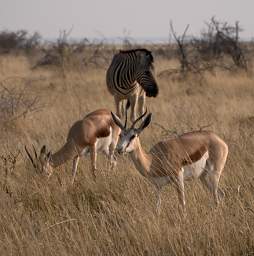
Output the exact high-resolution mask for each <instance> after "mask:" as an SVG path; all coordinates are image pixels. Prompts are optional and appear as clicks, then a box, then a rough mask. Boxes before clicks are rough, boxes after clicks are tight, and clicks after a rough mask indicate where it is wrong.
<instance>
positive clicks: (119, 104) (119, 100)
mask: <svg viewBox="0 0 254 256" xmlns="http://www.w3.org/2000/svg"><path fill="white" fill-rule="evenodd" d="M114 99H115V105H116V115H117V116H118V117H119V118H121V117H122V113H121V99H120V98H118V97H117V96H116V95H115V96H114Z"/></svg>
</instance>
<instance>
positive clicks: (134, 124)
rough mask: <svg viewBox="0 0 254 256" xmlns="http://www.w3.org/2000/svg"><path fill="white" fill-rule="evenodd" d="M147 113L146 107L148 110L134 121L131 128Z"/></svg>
mask: <svg viewBox="0 0 254 256" xmlns="http://www.w3.org/2000/svg"><path fill="white" fill-rule="evenodd" d="M146 114H147V108H146V111H145V112H144V113H143V114H142V115H141V116H140V117H138V118H137V119H136V120H135V121H134V122H133V123H132V126H131V128H134V126H135V124H136V123H137V122H138V121H139V120H140V119H142V118H143V117H144V116H145V115H146Z"/></svg>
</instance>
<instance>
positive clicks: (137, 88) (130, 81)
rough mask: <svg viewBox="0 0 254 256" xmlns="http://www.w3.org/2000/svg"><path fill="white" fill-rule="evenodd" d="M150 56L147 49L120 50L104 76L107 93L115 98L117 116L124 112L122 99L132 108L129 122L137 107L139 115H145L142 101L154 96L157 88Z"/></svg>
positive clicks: (134, 117) (134, 115)
mask: <svg viewBox="0 0 254 256" xmlns="http://www.w3.org/2000/svg"><path fill="white" fill-rule="evenodd" d="M153 61H154V59H153V55H152V53H151V52H150V51H148V50H147V49H143V48H140V49H133V50H125V51H123V50H121V51H120V52H119V53H117V54H115V55H114V56H113V59H112V62H111V64H110V66H109V68H108V70H107V73H106V83H107V87H108V90H109V92H110V93H111V94H112V95H113V96H114V100H115V105H116V114H117V115H118V117H119V118H121V117H122V115H123V113H124V109H123V104H122V106H121V102H122V101H123V100H126V99H127V100H128V101H129V102H130V105H131V121H134V120H136V105H138V107H139V109H138V111H139V114H142V113H143V112H144V106H145V99H146V96H148V97H156V96H157V94H158V92H159V89H158V86H157V83H156V81H155V78H154V76H153V74H152V71H153Z"/></svg>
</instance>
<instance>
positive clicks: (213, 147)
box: [111, 107, 228, 213]
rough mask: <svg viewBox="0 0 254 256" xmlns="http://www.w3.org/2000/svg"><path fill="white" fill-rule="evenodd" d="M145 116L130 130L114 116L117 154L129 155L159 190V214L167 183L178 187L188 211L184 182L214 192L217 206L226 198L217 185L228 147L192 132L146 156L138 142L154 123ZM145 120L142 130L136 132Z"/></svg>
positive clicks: (213, 137) (214, 138)
mask: <svg viewBox="0 0 254 256" xmlns="http://www.w3.org/2000/svg"><path fill="white" fill-rule="evenodd" d="M126 109H127V107H126ZM126 111H127V110H126ZM146 113H147V111H146V112H145V113H144V114H143V115H141V116H140V117H139V118H138V119H136V120H135V121H134V122H133V123H132V125H131V127H130V128H127V127H126V122H125V124H124V125H123V123H122V122H121V120H120V119H119V118H118V116H117V115H115V114H114V113H111V114H112V117H113V119H114V122H115V123H116V124H117V125H118V126H119V128H120V129H121V133H120V136H119V140H118V144H117V146H116V150H117V151H118V152H119V153H120V154H121V153H130V155H131V158H132V160H133V162H134V165H135V167H136V169H137V170H138V171H139V172H140V174H141V175H143V176H144V177H146V178H147V179H148V180H149V181H150V182H151V183H152V184H154V185H155V187H156V188H157V208H156V209H157V212H158V213H159V210H160V205H161V198H160V191H161V188H162V187H163V186H164V185H166V184H168V183H173V184H174V185H175V188H176V190H177V193H178V198H179V201H180V203H181V206H182V207H183V210H184V211H185V194H184V180H185V179H187V178H190V177H196V178H197V177H199V178H200V180H201V181H202V184H203V185H204V186H205V187H207V188H208V189H209V190H210V191H211V192H212V194H213V196H214V199H215V203H216V205H217V204H218V202H219V199H220V197H222V196H223V195H224V194H223V192H222V191H221V190H220V189H219V188H218V183H219V179H220V176H221V173H222V170H223V168H224V165H225V163H226V159H227V155H228V146H227V144H226V143H225V142H224V141H223V140H222V139H221V138H219V137H218V136H217V135H216V134H215V133H213V132H210V131H193V132H189V133H184V134H182V135H180V136H178V137H176V138H172V139H167V140H164V141H160V142H158V143H157V144H155V145H154V146H153V147H152V148H151V149H150V152H149V153H146V152H145V151H144V150H143V149H142V146H141V144H140V140H139V135H140V133H141V132H142V131H143V130H144V129H145V128H146V127H147V126H148V125H149V124H150V122H151V116H152V114H151V113H150V114H148V115H146ZM126 116H127V112H126ZM144 117H145V119H144V121H142V123H141V124H140V126H139V127H138V128H135V125H136V123H137V122H138V121H139V120H142V118H144Z"/></svg>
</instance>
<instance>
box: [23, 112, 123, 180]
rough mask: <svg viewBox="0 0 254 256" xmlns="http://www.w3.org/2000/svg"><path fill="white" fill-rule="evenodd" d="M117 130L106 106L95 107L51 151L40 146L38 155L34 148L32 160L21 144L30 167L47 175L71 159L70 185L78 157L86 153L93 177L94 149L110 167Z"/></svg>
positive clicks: (112, 160)
mask: <svg viewBox="0 0 254 256" xmlns="http://www.w3.org/2000/svg"><path fill="white" fill-rule="evenodd" d="M119 133H120V129H119V128H118V126H117V125H116V124H115V123H114V121H113V119H112V116H111V113H110V111H109V110H106V109H98V110H96V111H94V112H91V113H89V114H88V115H87V116H85V117H84V119H82V120H79V121H77V122H75V123H74V124H73V125H72V127H71V128H70V130H69V133H68V136H67V141H66V143H65V144H64V145H63V146H62V147H61V148H60V149H59V150H58V151H57V152H56V153H54V154H52V153H51V152H47V149H46V146H45V145H44V146H43V147H42V148H41V151H40V155H39V156H38V155H37V153H36V150H35V148H34V147H33V148H34V156H35V160H36V161H35V160H34V159H33V157H32V156H31V154H30V153H29V151H28V150H27V148H26V147H25V150H26V153H27V154H28V157H29V159H30V160H31V162H32V164H33V166H34V168H37V169H39V170H40V171H41V172H42V173H45V174H46V175H47V176H48V177H50V176H51V174H52V173H53V168H56V167H58V166H60V165H62V164H64V163H65V162H66V161H68V160H71V159H73V167H72V173H73V176H72V184H73V183H74V180H75V176H76V172H77V167H78V162H79V158H80V157H81V156H82V155H84V154H86V153H88V152H90V154H91V162H92V174H93V177H94V178H95V171H96V156H97V152H99V151H102V152H103V153H105V154H106V155H107V156H108V158H109V161H110V165H111V167H114V166H115V164H116V160H115V156H114V150H115V147H116V144H117V140H118V137H119Z"/></svg>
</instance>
